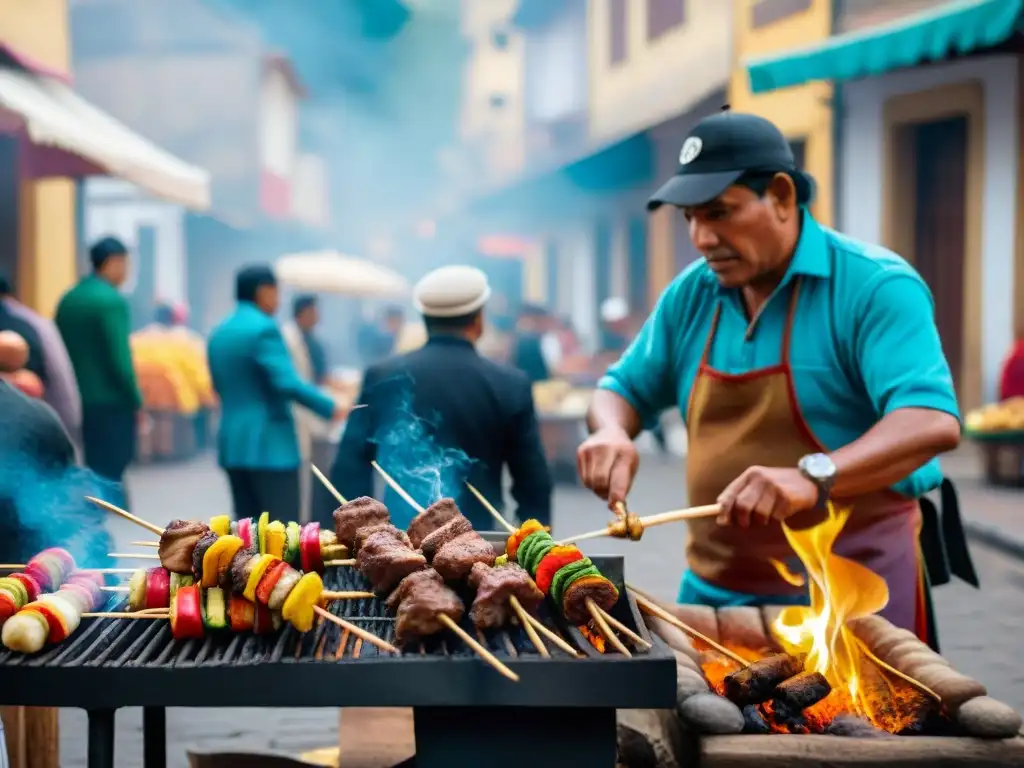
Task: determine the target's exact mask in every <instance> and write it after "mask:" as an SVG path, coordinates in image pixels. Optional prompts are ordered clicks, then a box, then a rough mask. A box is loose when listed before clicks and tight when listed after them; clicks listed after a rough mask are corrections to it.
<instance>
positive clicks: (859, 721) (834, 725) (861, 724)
mask: <svg viewBox="0 0 1024 768" xmlns="http://www.w3.org/2000/svg"><path fill="white" fill-rule="evenodd" d="M825 733H826V734H828V735H829V736H851V737H853V738H857V739H888V738H894V737H893V735H892V734H891V733H887V732H886V731H883V730H882V729H881V728H876V727H875V726H874V725H872V724H871V723H869V722H868V721H867V720H865V719H864V718H862V717H858V716H857V715H854V714H850V713H847V712H840V713H839V714H838V715H836V716H835V717H834V718H832V722H831V723H829V724H828V727H826V728H825Z"/></svg>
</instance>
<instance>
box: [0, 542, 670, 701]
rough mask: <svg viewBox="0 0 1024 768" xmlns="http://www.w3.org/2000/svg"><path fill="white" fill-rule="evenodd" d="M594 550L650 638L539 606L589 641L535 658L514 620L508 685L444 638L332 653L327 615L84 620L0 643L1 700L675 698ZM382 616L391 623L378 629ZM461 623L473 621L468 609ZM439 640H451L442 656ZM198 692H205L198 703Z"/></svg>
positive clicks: (616, 577)
mask: <svg viewBox="0 0 1024 768" xmlns="http://www.w3.org/2000/svg"><path fill="white" fill-rule="evenodd" d="M592 559H593V560H594V562H595V564H596V565H598V567H599V568H600V569H601V570H602V572H603V573H605V574H606V575H607V576H608V578H610V579H611V580H612V581H614V582H615V583H616V584H618V585H620V598H619V602H618V604H617V605H616V606H615V608H614V609H613V610H612V611H611V613H612V614H613V615H614V616H615V617H616V618H617V619H618V620H619V621H621V622H623V623H624V624H625V625H626V626H628V627H630V628H631V629H633V631H635V632H637V633H638V634H640V635H641V636H642V637H644V638H645V639H647V640H649V641H650V642H652V643H653V645H654V647H653V648H652V649H651V650H649V651H640V650H636V651H634V656H633V658H629V659H627V658H624V657H621V656H619V655H618V654H614V653H609V654H603V655H602V654H600V653H599V652H598V651H596V650H595V649H593V648H592V646H591V645H590V644H589V642H587V641H586V640H585V639H584V638H583V637H582V635H581V634H580V633H579V631H578V630H577V629H576V628H574V627H567V626H566V625H565V624H564V622H563V621H562V620H561V619H560V617H555V616H553V615H552V612H550V611H548V612H547V615H544V614H542V618H544V619H545V620H546V622H547V623H548V626H549V627H552V628H555V629H557V630H559V631H560V634H561V635H562V636H563V637H565V638H566V639H568V640H569V642H570V643H571V644H572V645H574V646H576V647H577V648H579V649H581V650H583V651H584V652H585V653H586V658H583V659H574V658H571V657H569V656H568V655H566V654H564V653H562V652H561V651H559V650H558V649H557V648H555V647H553V646H552V645H551V644H550V643H548V644H546V645H547V646H548V650H549V652H550V653H551V658H550V659H544V658H541V657H540V656H539V655H538V654H537V653H536V651H535V650H533V649H532V647H530V646H529V642H528V640H527V639H526V637H525V634H524V633H523V632H522V630H516V631H515V632H514V633H505V632H504V631H503V632H502V633H499V634H498V636H497V637H494V636H489V637H488V640H489V642H488V646H489V647H490V650H491V651H492V652H493V653H494V654H495V655H496V656H498V657H499V658H501V659H502V661H504V662H505V663H506V664H508V666H509V667H510V668H512V669H513V670H514V671H516V672H517V673H518V674H519V675H520V677H521V680H520V682H519V683H514V682H512V681H510V680H506V679H505V678H503V677H502V676H500V675H499V674H497V673H496V672H495V671H494V670H493V669H491V668H490V667H489V666H488V665H487V664H486V663H484V662H483V661H481V660H480V659H478V658H477V657H476V656H475V655H474V654H473V653H472V651H471V650H469V649H467V648H465V647H464V646H462V644H461V642H458V641H457V640H452V639H450V638H448V637H446V639H445V640H444V642H443V645H444V646H445V648H442V649H436V648H434V647H426V648H423V649H415V648H414V649H411V651H407V652H405V653H403V654H402V656H400V657H396V656H392V655H389V654H386V653H382V652H378V651H377V649H376V648H375V647H374V646H372V645H370V644H368V643H362V645H361V651H360V654H359V658H352V657H351V655H350V654H348V653H347V651H346V649H342V651H343V654H344V655H343V656H342V657H341V658H336V656H335V654H336V653H337V648H338V646H339V644H340V642H339V641H340V639H341V631H340V630H339V629H338V628H337V627H335V625H333V624H330V623H328V622H324V623H323V624H322V625H321V627H320V628H319V629H315V630H314V631H313V632H310V633H307V635H306V636H304V639H300V636H299V633H297V632H296V631H295V630H294V629H292V628H291V627H287V628H285V629H283V630H281V631H280V632H279V633H276V634H275V635H272V636H268V638H256V637H255V636H252V635H235V636H230V635H226V636H222V637H219V638H215V637H208V638H205V639H204V640H202V641H198V640H197V641H185V642H178V641H173V640H171V638H170V627H169V626H168V624H167V622H166V621H162V620H123V619H87V620H83V626H82V627H81V628H80V629H79V631H78V632H77V633H76V636H74V637H73V638H72V639H71V640H70V642H67V643H65V644H63V645H61V646H57V647H56V648H53V649H50V650H44V651H43V652H41V653H40V654H36V655H34V656H28V657H25V656H20V655H18V654H10V653H7V652H2V653H0V705H6V706H56V707H75V708H81V709H90V710H102V709H117V708H120V707H133V706H141V707H189V706H205V707H355V706H360V707H542V708H564V707H569V708H571V707H587V708H592V707H608V708H659V707H660V708H664V707H672V706H673V705H674V702H675V658H674V656H673V655H672V652H671V651H670V650H669V649H668V647H667V646H666V645H665V644H664V642H663V641H662V640H661V639H660V638H657V637H656V636H652V635H651V634H650V633H649V632H648V631H647V627H646V625H645V624H644V622H643V620H642V618H641V616H640V612H639V610H638V608H637V606H636V603H635V602H634V601H633V600H632V599H631V598H630V596H629V593H628V592H627V591H626V590H625V589H624V588H622V585H624V583H625V579H624V561H623V558H622V557H621V556H605V557H600V556H595V557H594V558H592ZM325 584H326V585H327V587H328V588H330V589H364V588H366V584H365V581H364V580H363V579H362V577H361V576H359V575H358V574H357V573H355V571H354V569H351V568H345V569H339V568H332V569H329V572H328V573H327V574H325ZM357 603H358V605H357ZM545 607H546V608H548V607H550V606H545ZM331 608H332V611H334V612H335V613H336V614H337V615H341V616H352V615H354V614H355V613H356V612H361V613H368V614H369V615H385V611H384V606H383V603H382V601H378V600H361V601H339V602H335V603H333V604H332V606H331ZM124 625H128V626H124ZM382 625H383V626H386V627H387V631H386V632H382V631H381V626H382ZM359 626H362V627H364V628H366V629H368V630H369V631H371V632H374V633H375V634H378V635H380V636H382V637H384V638H385V639H388V638H389V637H390V633H391V626H390V625H389V624H387V623H386V622H373V623H369V622H359ZM463 626H465V627H467V628H468V627H469V624H468V619H466V620H464V622H463ZM311 635H312V637H310V636H311ZM501 635H504V636H505V637H502V636H501ZM321 637H323V638H325V639H324V641H323V642H322V641H321ZM508 642H511V643H512V645H513V646H514V647H515V648H516V649H518V656H517V657H512V656H511V655H510V654H509V653H508V651H507V650H506V648H507V646H508ZM318 645H319V646H320V649H321V650H322V651H323V658H322V659H319V660H318V659H316V658H314V657H313V656H312V654H313V652H315V651H316V650H317V646H318ZM435 645H436V643H435ZM296 647H298V648H300V649H302V651H303V652H302V654H301V657H300V658H295V657H294V656H293V655H292V654H293V653H294V649H295V648H296ZM140 650H141V651H143V654H144V655H143V656H142V657H141V659H140V658H138V656H137V654H138V653H139V651H140ZM436 650H442V651H443V650H447V651H448V655H442V654H439V653H436V652H434V651H436ZM225 654H227V656H226V658H225ZM251 666H259V668H260V669H259V672H258V673H254V671H253V670H250V669H248V667H251ZM196 691H202V692H203V693H202V697H201V700H199V701H197V700H196V698H197V697H196V694H195V692H196Z"/></svg>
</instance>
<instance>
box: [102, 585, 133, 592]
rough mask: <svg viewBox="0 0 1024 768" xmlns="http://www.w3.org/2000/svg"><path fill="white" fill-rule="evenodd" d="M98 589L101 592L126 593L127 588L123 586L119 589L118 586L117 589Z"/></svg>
mask: <svg viewBox="0 0 1024 768" xmlns="http://www.w3.org/2000/svg"><path fill="white" fill-rule="evenodd" d="M100 589H101V590H103V591H104V592H127V591H128V587H126V586H124V587H120V586H118V587H100Z"/></svg>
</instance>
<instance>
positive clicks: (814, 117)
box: [729, 0, 834, 225]
mask: <svg viewBox="0 0 1024 768" xmlns="http://www.w3.org/2000/svg"><path fill="white" fill-rule="evenodd" d="M755 3H756V0H733V7H734V14H733V52H734V56H735V66H734V67H733V70H732V76H731V77H730V79H729V104H730V105H731V106H732V108H733V109H734V110H736V111H737V112H752V113H755V114H758V115H761V116H762V117H765V118H767V119H769V120H771V121H772V122H773V123H775V124H776V125H777V126H779V128H780V129H781V130H782V132H783V133H785V134H786V136H787V137H788V138H789V139H791V140H803V141H805V142H806V145H805V146H806V150H805V151H806V161H805V162H806V166H805V170H806V171H807V172H808V173H810V174H811V175H812V176H814V178H815V179H816V180H817V182H818V194H817V198H816V200H815V202H814V205H813V206H812V211H813V212H814V215H815V217H816V218H817V219H818V220H819V221H821V222H822V223H824V224H827V225H831V224H832V221H833V216H834V211H833V203H832V191H833V173H832V152H833V140H832V139H833V133H832V107H831V100H832V86H831V85H830V84H829V83H822V82H815V83H808V84H807V85H800V86H796V87H793V88H785V89H782V90H779V91H772V92H770V93H762V94H757V95H754V94H752V93H751V92H750V80H749V78H748V76H747V70H746V67H745V66H744V62H745V60H747V59H751V58H757V57H760V56H766V55H769V54H773V53H776V52H780V51H784V50H789V49H793V48H800V47H803V46H806V45H810V44H812V43H815V42H817V41H819V40H824V39H826V38H828V37H829V36H830V35H831V32H832V3H831V1H830V0H812V2H811V5H810V7H809V8H807V10H805V11H801V12H800V13H796V14H793V15H791V16H788V17H786V18H784V19H781V20H779V21H777V22H775V23H773V24H769V25H766V26H763V27H760V28H758V29H755V28H754V27H753V18H754V14H753V6H754V5H755Z"/></svg>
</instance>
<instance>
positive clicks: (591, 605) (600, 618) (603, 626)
mask: <svg viewBox="0 0 1024 768" xmlns="http://www.w3.org/2000/svg"><path fill="white" fill-rule="evenodd" d="M587 613H589V614H590V618H592V619H593V620H594V623H595V624H597V628H598V629H599V630H600V631H601V634H602V635H604V639H605V640H607V641H608V642H609V643H611V646H612V648H614V649H615V650H616V651H618V652H619V653H621V654H622V655H623V656H625V657H627V658H632V657H633V654H632V653H630V652H629V648H627V647H626V646H624V645H623V644H622V641H621V640H619V636H618V635H616V634H615V632H614V631H613V630H612V628H611V627H609V626H608V622H607V621H605V619H604V613H603V612H602V611H601V609H600V608H598V607H597V603H595V602H594V600H593V598H590V597H588V598H587Z"/></svg>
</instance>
